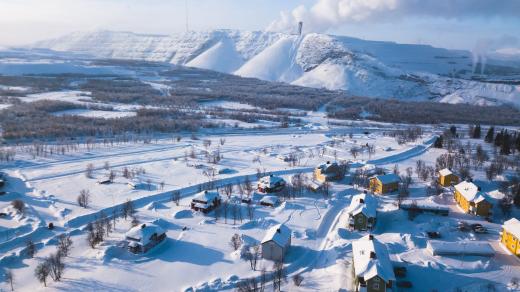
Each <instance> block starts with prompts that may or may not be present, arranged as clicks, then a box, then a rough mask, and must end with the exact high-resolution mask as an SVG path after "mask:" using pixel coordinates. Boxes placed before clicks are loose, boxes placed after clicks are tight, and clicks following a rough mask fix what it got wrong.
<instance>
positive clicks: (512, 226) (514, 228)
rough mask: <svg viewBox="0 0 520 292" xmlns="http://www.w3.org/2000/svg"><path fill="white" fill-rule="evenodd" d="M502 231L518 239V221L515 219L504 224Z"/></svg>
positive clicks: (519, 226) (519, 227) (519, 230)
mask: <svg viewBox="0 0 520 292" xmlns="http://www.w3.org/2000/svg"><path fill="white" fill-rule="evenodd" d="M503 227H504V229H505V230H507V232H509V233H511V234H513V235H514V236H515V237H516V238H520V221H518V219H516V218H511V219H509V220H507V221H506V222H504V225H503Z"/></svg>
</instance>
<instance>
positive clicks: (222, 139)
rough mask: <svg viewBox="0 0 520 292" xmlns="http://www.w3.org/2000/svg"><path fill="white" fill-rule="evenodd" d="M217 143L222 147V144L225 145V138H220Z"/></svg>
mask: <svg viewBox="0 0 520 292" xmlns="http://www.w3.org/2000/svg"><path fill="white" fill-rule="evenodd" d="M219 142H220V145H221V146H224V144H226V139H225V138H220V140H219Z"/></svg>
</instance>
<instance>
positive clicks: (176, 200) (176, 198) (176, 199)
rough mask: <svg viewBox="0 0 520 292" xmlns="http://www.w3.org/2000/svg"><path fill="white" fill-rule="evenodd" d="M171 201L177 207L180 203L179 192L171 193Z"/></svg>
mask: <svg viewBox="0 0 520 292" xmlns="http://www.w3.org/2000/svg"><path fill="white" fill-rule="evenodd" d="M172 201H173V202H174V203H175V205H176V206H179V203H180V201H181V192H180V191H173V193H172Z"/></svg>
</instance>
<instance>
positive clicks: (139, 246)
mask: <svg viewBox="0 0 520 292" xmlns="http://www.w3.org/2000/svg"><path fill="white" fill-rule="evenodd" d="M125 238H126V241H127V243H128V250H129V251H131V252H133V253H145V252H147V251H148V250H150V249H151V248H152V247H154V246H156V245H157V244H159V243H160V242H161V241H163V240H164V239H165V238H166V232H165V231H164V230H163V229H162V228H161V227H159V226H157V225H155V224H151V223H143V224H140V225H137V226H135V227H133V228H132V229H130V230H129V231H128V232H127V233H126V234H125Z"/></svg>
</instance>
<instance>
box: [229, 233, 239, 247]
mask: <svg viewBox="0 0 520 292" xmlns="http://www.w3.org/2000/svg"><path fill="white" fill-rule="evenodd" d="M229 244H230V245H231V246H232V247H233V250H238V249H239V248H240V246H241V245H242V239H241V238H240V235H238V234H237V233H235V234H233V236H232V237H231V241H230V243H229Z"/></svg>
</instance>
